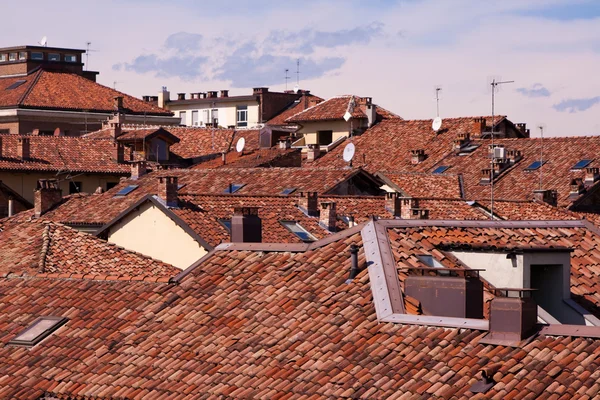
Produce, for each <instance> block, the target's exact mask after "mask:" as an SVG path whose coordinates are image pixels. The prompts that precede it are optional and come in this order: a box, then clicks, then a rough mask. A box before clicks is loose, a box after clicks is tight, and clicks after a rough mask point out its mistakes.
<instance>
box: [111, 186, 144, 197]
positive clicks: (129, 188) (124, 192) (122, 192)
mask: <svg viewBox="0 0 600 400" xmlns="http://www.w3.org/2000/svg"><path fill="white" fill-rule="evenodd" d="M137 188H138V185H129V186H126V187H124V188H123V189H121V190H119V191H118V192H117V194H115V197H117V196H118V197H123V196H127V195H128V194H129V193H131V192H133V191H134V190H135V189H137Z"/></svg>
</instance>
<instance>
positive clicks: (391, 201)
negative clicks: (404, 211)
mask: <svg viewBox="0 0 600 400" xmlns="http://www.w3.org/2000/svg"><path fill="white" fill-rule="evenodd" d="M385 209H386V211H388V212H389V213H391V214H392V215H393V216H394V217H399V216H400V215H401V206H400V195H399V194H398V193H397V192H392V193H386V194H385Z"/></svg>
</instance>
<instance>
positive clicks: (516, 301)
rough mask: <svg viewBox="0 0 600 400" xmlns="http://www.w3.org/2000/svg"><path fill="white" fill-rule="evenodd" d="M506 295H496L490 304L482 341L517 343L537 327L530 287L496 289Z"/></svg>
mask: <svg viewBox="0 0 600 400" xmlns="http://www.w3.org/2000/svg"><path fill="white" fill-rule="evenodd" d="M496 291H497V292H505V293H506V297H501V296H496V297H494V298H493V299H492V302H491V304H490V330H489V333H488V334H487V335H486V336H485V337H484V338H483V340H482V341H484V340H485V342H488V341H489V342H493V343H499V342H500V343H504V344H505V345H509V346H510V345H511V343H512V344H517V343H519V342H520V341H522V340H524V339H527V338H528V337H530V336H531V335H533V334H534V333H535V331H536V329H537V304H536V303H535V301H534V300H533V298H532V297H531V289H496Z"/></svg>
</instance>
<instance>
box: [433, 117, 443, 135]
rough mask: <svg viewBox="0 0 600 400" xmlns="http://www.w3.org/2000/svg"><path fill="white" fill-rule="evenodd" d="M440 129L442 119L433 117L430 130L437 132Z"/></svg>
mask: <svg viewBox="0 0 600 400" xmlns="http://www.w3.org/2000/svg"><path fill="white" fill-rule="evenodd" d="M441 127H442V119H441V118H440V117H435V119H434V120H433V123H432V124H431V128H432V129H433V130H434V131H436V132H437V131H439V130H440V128H441Z"/></svg>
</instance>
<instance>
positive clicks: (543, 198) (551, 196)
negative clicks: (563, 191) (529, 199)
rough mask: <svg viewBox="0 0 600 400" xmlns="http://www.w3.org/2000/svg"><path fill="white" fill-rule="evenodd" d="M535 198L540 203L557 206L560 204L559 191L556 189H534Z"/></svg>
mask: <svg viewBox="0 0 600 400" xmlns="http://www.w3.org/2000/svg"><path fill="white" fill-rule="evenodd" d="M533 199H534V200H535V201H537V202H539V203H547V204H550V205H551V206H554V207H556V205H557V204H558V192H557V191H556V190H542V189H540V190H534V191H533Z"/></svg>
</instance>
